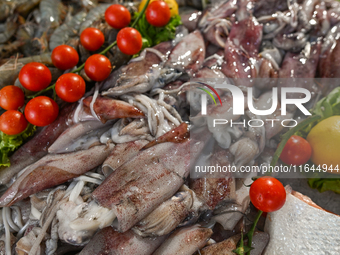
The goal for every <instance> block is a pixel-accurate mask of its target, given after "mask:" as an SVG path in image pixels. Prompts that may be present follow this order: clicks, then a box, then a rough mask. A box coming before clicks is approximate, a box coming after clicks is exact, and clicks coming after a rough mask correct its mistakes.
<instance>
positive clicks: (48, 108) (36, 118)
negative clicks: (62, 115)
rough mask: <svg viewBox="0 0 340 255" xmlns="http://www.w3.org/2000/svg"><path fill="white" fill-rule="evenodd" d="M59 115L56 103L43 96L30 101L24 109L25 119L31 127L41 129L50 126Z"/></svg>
mask: <svg viewBox="0 0 340 255" xmlns="http://www.w3.org/2000/svg"><path fill="white" fill-rule="evenodd" d="M58 113H59V107H58V105H57V103H56V102H55V101H54V100H53V99H51V98H49V97H45V96H38V97H36V98H33V99H31V100H30V101H29V102H28V103H27V105H26V107H25V117H26V119H27V120H28V121H29V122H30V123H31V124H33V125H36V126H39V127H43V126H47V125H49V124H51V123H52V122H53V121H54V120H55V119H56V118H57V117H58Z"/></svg>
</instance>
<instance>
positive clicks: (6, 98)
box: [0, 85, 25, 110]
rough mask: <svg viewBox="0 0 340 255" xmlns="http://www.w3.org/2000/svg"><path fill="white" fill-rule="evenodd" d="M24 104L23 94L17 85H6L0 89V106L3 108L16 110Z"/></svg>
mask: <svg viewBox="0 0 340 255" xmlns="http://www.w3.org/2000/svg"><path fill="white" fill-rule="evenodd" d="M24 104H25V95H24V92H23V91H22V90H21V88H19V87H17V86H13V85H10V86H6V87H3V88H2V89H1V90H0V107H2V108H4V109H5V110H18V109H19V108H21V107H23V106H24Z"/></svg>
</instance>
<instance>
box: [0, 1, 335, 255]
mask: <svg viewBox="0 0 340 255" xmlns="http://www.w3.org/2000/svg"><path fill="white" fill-rule="evenodd" d="M143 2H144V4H146V3H145V2H146V1H143ZM165 2H167V4H168V5H169V6H172V8H170V9H171V11H172V12H177V13H175V14H173V13H171V15H172V16H171V19H170V18H169V19H170V23H171V24H172V25H171V26H170V25H169V24H170V23H168V25H167V26H164V27H166V29H163V30H161V29H162V28H151V30H150V27H149V28H148V29H145V26H146V25H145V23H143V22H146V21H145V20H146V19H148V13H147V11H146V18H145V15H144V16H143V12H144V11H145V8H144V9H143V6H142V7H141V6H139V4H140V3H139V2H125V1H123V2H119V4H121V5H123V6H125V7H126V9H127V10H128V11H129V12H130V14H131V17H132V23H133V25H131V27H134V25H135V24H136V29H137V30H138V31H139V32H140V33H141V35H142V37H143V49H142V50H141V51H137V54H130V55H133V56H130V55H128V54H124V53H123V52H122V51H124V50H122V48H120V44H119V41H118V40H119V39H118V37H119V36H117V34H119V29H116V28H112V26H110V25H109V24H108V22H107V17H106V15H107V14H106V11H107V10H108V8H109V7H110V6H111V5H112V4H113V3H115V4H116V3H118V2H113V1H100V0H98V1H97V0H82V1H61V0H29V1H22V0H11V1H1V0H0V22H1V23H0V89H2V88H4V87H6V86H7V85H15V86H17V87H20V88H21V89H22V90H23V91H24V93H25V96H26V101H27V99H28V98H34V97H36V96H37V94H35V93H36V92H33V91H31V90H29V89H27V87H26V86H25V84H22V80H21V79H20V75H19V73H20V70H21V69H22V68H23V67H24V66H25V65H26V64H28V63H31V62H38V63H42V64H44V65H46V66H47V67H48V69H49V71H50V72H51V81H52V82H55V81H57V80H58V78H59V77H61V76H62V75H65V74H68V73H72V72H77V73H79V76H80V77H82V79H84V80H85V82H86V92H84V94H83V95H82V96H81V98H80V99H79V100H76V101H75V102H73V103H67V102H64V101H62V100H61V99H60V98H57V99H56V94H55V93H56V92H55V88H54V87H53V88H52V89H46V91H44V90H43V91H44V92H46V95H47V96H50V97H51V98H54V99H55V100H56V102H57V104H58V105H59V114H57V117H56V119H55V120H54V121H53V122H52V123H51V124H48V125H46V126H44V127H33V126H32V125H31V126H29V127H28V128H27V129H26V131H25V132H28V131H27V130H28V129H30V131H29V132H30V133H31V134H30V135H32V134H34V135H33V136H32V137H29V136H30V135H27V137H25V138H23V141H24V143H23V144H22V145H21V146H18V148H15V150H14V149H12V150H10V153H8V155H9V159H8V161H5V160H4V161H5V162H4V163H3V162H2V161H1V163H2V164H0V184H1V193H0V194H1V197H0V207H1V214H0V253H1V254H6V255H9V254H20V255H23V254H30V255H40V254H49V255H51V254H81V255H86V254H91V255H93V254H120V255H130V254H141V255H149V254H156V255H159V254H162V255H165V254H169V255H176V254H183V255H185V254H187V255H191V254H214V255H219V254H221V255H222V254H226V255H229V254H248V255H260V254H265V255H281V254H292V255H294V254H311V255H314V254H315V255H316V254H317V255H320V254H334V255H335V254H340V245H339V244H340V231H339V230H340V216H339V215H337V214H339V213H340V210H339V208H338V206H336V204H338V203H339V202H340V197H339V194H336V193H334V192H333V191H336V190H337V192H338V193H340V190H339V185H340V184H339V183H338V184H337V185H333V186H332V188H333V189H331V188H329V190H332V191H328V193H327V195H325V193H321V194H319V193H318V194H317V195H316V196H315V197H316V198H317V201H314V202H317V203H318V204H319V205H317V204H315V203H314V202H313V201H312V200H311V199H310V198H309V197H307V196H305V195H309V196H311V195H313V193H314V191H311V189H310V188H309V187H304V188H303V189H304V190H303V191H302V192H304V191H306V192H309V193H308V194H301V193H299V192H298V190H299V187H300V184H298V185H295V183H296V180H291V179H282V182H283V183H285V184H291V186H292V187H291V186H290V185H286V186H285V188H283V186H282V184H280V185H281V186H282V189H281V194H282V192H283V194H282V195H283V196H284V201H283V202H282V204H281V205H280V206H279V207H278V208H276V209H273V210H271V209H268V214H267V215H264V214H262V215H261V213H262V211H265V210H263V209H261V208H259V207H257V205H256V202H255V200H253V198H252V197H251V195H250V189H252V188H254V185H253V184H254V183H255V182H257V181H258V180H260V179H261V178H257V173H251V174H249V175H247V176H245V177H244V176H243V177H237V176H236V177H235V176H234V175H232V174H225V175H223V176H220V175H211V174H208V173H207V174H204V175H202V176H200V178H192V176H191V171H192V168H193V163H194V162H197V161H199V162H203V161H204V164H207V165H209V164H213V165H216V164H218V165H230V166H234V167H235V168H236V169H238V170H239V169H240V168H241V167H242V166H258V165H262V164H265V165H268V166H269V165H270V164H271V162H272V160H273V158H275V156H276V153H277V148H278V146H279V144H280V142H281V141H283V138H282V137H284V135H285V134H287V133H288V132H289V128H287V127H284V126H282V125H280V123H281V122H275V123H273V125H263V126H261V127H248V128H236V127H230V126H225V127H224V128H212V127H211V126H209V124H207V121H206V119H205V118H204V116H202V114H201V105H200V102H201V101H200V96H201V95H202V94H203V93H204V92H203V91H202V89H200V87H202V83H201V82H197V81H201V80H211V79H220V80H222V79H223V80H226V81H229V82H230V83H232V84H234V85H235V86H237V87H238V88H240V89H241V90H242V92H244V94H246V91H247V88H253V91H254V98H253V99H252V102H253V105H254V106H255V108H256V109H269V108H271V106H272V100H271V98H272V97H273V90H272V89H273V88H274V87H280V88H282V87H289V86H290V85H291V84H288V82H287V79H292V80H294V81H295V82H294V84H295V87H298V88H304V89H307V90H309V91H310V92H311V101H310V103H308V104H306V105H305V107H307V108H308V110H310V111H311V112H312V113H313V114H314V113H315V114H319V113H318V112H317V111H316V110H315V109H318V107H319V106H320V104H321V103H324V102H325V101H327V102H330V100H331V99H330V97H331V96H334V95H336V96H337V95H340V92H337V91H338V86H339V84H337V83H336V82H334V80H335V78H340V68H339V61H338V56H337V54H338V52H337V51H338V49H340V47H338V46H339V45H340V39H339V38H340V2H338V1H335V0H270V1H268V0H258V1H254V0H253V1H252V0H221V1H211V2H209V3H206V2H204V1H203V2H201V1H178V5H179V13H178V11H177V9H176V8H177V3H176V2H175V1H174V0H166V1H165ZM151 4H152V3H151ZM151 4H150V5H151ZM175 7H176V8H175ZM136 13H137V14H138V13H139V14H140V15H139V16H138V15H137V14H136ZM178 14H179V16H180V17H181V21H177V20H176V15H177V16H178ZM128 24H129V23H128ZM125 26H127V25H125ZM147 26H149V25H147ZM150 26H151V25H150ZM89 27H92V28H96V29H98V30H99V31H101V32H102V33H103V35H104V37H105V42H104V44H103V46H101V48H100V47H99V48H98V49H96V50H94V51H90V50H88V49H87V48H86V46H85V44H84V43H83V41H82V38H81V36H80V35H81V34H82V32H83V31H85V30H86V29H87V28H89ZM143 27H144V28H143ZM123 29H124V28H123ZM123 29H122V30H123ZM143 29H144V30H143ZM152 29H155V30H152ZM157 29H160V30H157ZM122 30H121V31H122ZM165 30H166V31H165ZM148 31H156V32H148ZM157 31H158V32H157ZM160 31H161V32H160ZM148 33H150V34H148ZM151 33H153V34H151ZM163 33H164V34H166V36H165V35H164V34H163ZM157 34H158V35H157ZM162 36H163V37H162ZM162 38H166V39H163V40H162ZM116 40H117V45H118V46H117V45H116ZM145 42H147V44H145ZM338 43H339V44H338ZM60 45H69V46H71V47H72V48H73V49H74V50H75V51H76V52H77V53H78V54H79V59H78V61H76V62H77V65H76V66H75V67H73V68H69V69H66V70H60V69H58V68H56V67H55V62H54V60H53V61H52V59H53V57H51V52H53V50H54V49H55V48H57V47H58V46H60ZM105 47H108V48H106V49H107V50H104V51H102V52H101V51H100V50H99V49H101V50H103V49H104V48H105ZM94 52H95V53H98V54H102V53H103V54H102V55H105V56H106V57H107V58H108V59H109V61H110V64H111V66H112V72H111V66H110V72H111V73H110V74H109V75H108V77H107V78H105V79H103V80H97V82H96V81H95V79H94V78H92V77H91V78H92V79H90V78H89V76H90V75H89V73H88V72H87V70H88V69H86V64H85V63H86V62H87V59H90V57H91V56H94V55H92V54H93V53H94ZM83 64H84V65H85V69H82V68H83V67H84V65H83ZM102 72H104V70H102ZM314 78H318V79H325V80H324V82H322V83H320V82H318V81H316V80H315V82H309V83H306V82H302V79H310V80H314ZM328 78H332V79H328ZM36 79H38V78H36ZM51 81H50V83H51ZM279 81H281V83H280V82H279ZM282 81H284V82H282ZM299 81H301V82H299ZM339 81H340V80H339ZM57 83H58V82H57ZM51 84H52V83H51ZM216 90H217V91H218V96H212V98H213V99H212V100H210V99H209V101H208V105H207V112H208V113H209V118H213V117H216V118H219V117H220V116H222V114H226V113H227V114H228V117H229V118H230V119H232V120H233V121H239V122H240V121H243V120H245V119H246V120H255V119H258V118H259V116H255V115H254V114H253V113H252V112H251V111H250V110H249V109H248V107H247V105H245V106H244V109H243V110H244V112H245V114H244V115H232V114H231V112H232V109H233V105H234V104H233V97H232V94H231V92H230V91H229V90H224V89H216ZM52 91H53V92H52ZM336 93H339V94H336ZM38 94H39V92H38ZM57 94H58V91H57ZM58 96H59V94H58ZM59 97H60V96H59ZM217 97H218V98H217ZM322 98H325V99H324V101H322V100H321V101H320V99H322ZM333 98H335V96H334V97H332V100H333ZM215 99H216V101H217V102H218V99H219V101H220V102H221V105H219V104H216V102H215V103H214V101H215ZM334 100H335V99H334ZM250 101H251V100H250ZM335 101H336V102H338V99H337V100H335ZM320 102H321V103H320ZM28 104H29V103H27V105H26V108H28V107H27V106H28ZM338 104H339V103H333V101H332V107H333V106H334V109H333V111H332V114H330V115H334V116H332V118H333V117H336V115H339V113H340V110H339V109H337V110H335V107H339V106H338ZM3 108H4V107H3ZM280 108H281V106H280V102H279V104H278V105H277V109H276V110H275V111H273V113H272V114H271V115H267V116H264V118H267V119H279V120H284V119H297V120H299V122H301V123H302V122H303V121H304V119H305V117H304V116H302V115H301V112H300V111H299V110H298V108H297V107H288V108H287V113H286V114H284V115H283V114H282V112H281V109H280ZM324 108H325V107H324ZM324 108H323V109H324ZM25 111H26V109H25ZM313 111H314V112H313ZM4 112H5V109H2V108H0V113H1V114H3V113H4ZM229 113H230V114H229ZM322 114H325V113H322ZM322 117H323V118H324V119H326V116H325V115H323V116H322ZM327 117H331V116H328V115H327ZM263 120H264V119H263ZM326 120H328V119H326ZM307 121H308V120H307ZM339 123H340V122H339ZM320 124H322V122H316V121H315V122H313V123H312V124H311V125H313V126H314V127H313V129H312V131H313V130H316V131H317V129H314V128H317V126H318V125H320ZM305 126H307V125H305ZM303 131H305V130H303ZM312 131H311V128H310V129H309V130H308V133H311V132H312ZM316 131H315V132H316ZM301 132H302V131H301ZM306 132H307V131H306ZM306 132H305V133H303V135H301V136H304V137H305V138H306V137H307V138H306V139H307V140H308V141H309V142H310V143H311V145H313V140H311V139H310V138H309V137H308V136H307V135H308V133H306ZM331 132H336V131H331ZM339 132H340V131H339ZM301 134H302V133H301ZM4 137H5V135H4V134H3V133H2V132H1V137H0V138H1V139H2V140H0V145H1V143H3V144H4V143H5V138H4ZM339 137H340V133H339ZM212 143H213V144H214V145H213V146H211V144H212ZM209 146H210V147H209ZM208 147H209V148H211V149H212V151H210V153H209V155H206V154H204V150H205V149H206V148H208ZM0 148H1V149H2V148H3V147H0ZM301 148H302V147H301ZM301 150H302V149H301ZM7 152H8V151H7ZM282 153H284V151H283V152H282ZM4 155H5V154H4V152H3V151H1V154H0V156H1V160H2V159H5V156H4ZM6 155H7V154H6ZM202 155H204V156H202ZM278 156H280V155H278ZM310 157H311V156H309V158H307V160H306V161H305V162H304V163H306V162H307V161H308V160H309V159H310ZM6 158H7V156H6ZM336 158H337V157H336ZM281 159H282V161H284V159H283V157H281ZM311 160H312V161H313V162H314V160H315V157H314V154H313V156H312V158H311ZM337 160H338V158H337ZM309 162H310V161H309ZM332 162H333V161H332ZM337 162H339V160H338V161H337ZM284 163H286V162H284ZM304 163H300V164H298V165H301V164H304ZM314 163H315V162H314ZM276 164H277V165H278V164H279V163H276ZM287 164H288V165H289V164H294V163H287ZM333 164H334V163H333ZM339 164H340V163H339ZM1 165H2V166H1ZM275 177H278V176H275ZM279 177H283V178H284V175H282V176H279ZM279 177H278V179H279V180H281V179H280V178H279ZM262 179H263V178H262ZM273 179H274V178H273ZM254 180H255V181H254ZM336 180H337V179H334V182H336ZM299 181H301V182H303V181H305V182H304V183H305V184H306V183H307V180H305V179H300V180H299ZM318 181H319V182H318V183H320V181H321V182H322V181H323V180H318ZM327 181H329V182H332V181H333V179H329V180H327ZM316 182H317V181H315V183H316ZM323 184H324V183H323ZM250 185H252V186H250ZM278 185H279V184H278ZM306 185H307V184H306ZM281 186H280V187H281ZM329 186H331V185H329ZM323 187H325V185H324V186H323ZM327 187H328V186H327ZM300 188H301V187H300ZM254 189H255V188H254ZM307 190H308V191H307ZM300 192H301V190H300ZM317 192H318V191H315V193H317ZM326 196H327V199H325V197H326ZM313 198H314V197H313ZM329 201H332V204H330V202H329ZM320 206H321V207H320ZM281 207H282V208H281ZM323 208H325V209H323ZM259 210H260V213H258V211H259ZM330 211H332V212H330ZM336 213H337V214H336ZM256 223H257V224H256Z"/></svg>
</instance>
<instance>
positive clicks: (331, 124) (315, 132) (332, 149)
mask: <svg viewBox="0 0 340 255" xmlns="http://www.w3.org/2000/svg"><path fill="white" fill-rule="evenodd" d="M307 141H308V142H309V143H310V145H311V146H312V161H313V163H314V164H315V165H317V166H319V165H320V167H321V168H323V165H324V164H326V165H327V167H328V169H330V168H332V169H333V171H330V172H332V173H338V174H340V169H339V171H336V170H335V171H334V169H335V168H336V167H337V168H340V116H332V117H329V118H327V119H325V120H323V121H321V122H320V123H318V124H317V125H316V126H315V127H313V128H312V130H311V131H310V132H309V134H308V136H307ZM323 169H324V168H323Z"/></svg>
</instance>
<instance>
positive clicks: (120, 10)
mask: <svg viewBox="0 0 340 255" xmlns="http://www.w3.org/2000/svg"><path fill="white" fill-rule="evenodd" d="M105 20H106V22H107V24H109V25H110V26H111V27H113V28H115V29H121V28H123V27H126V26H128V25H129V24H130V21H131V14H130V12H129V10H128V9H127V8H126V7H124V6H123V5H120V4H113V5H111V6H110V7H109V8H107V9H106V11H105Z"/></svg>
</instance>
